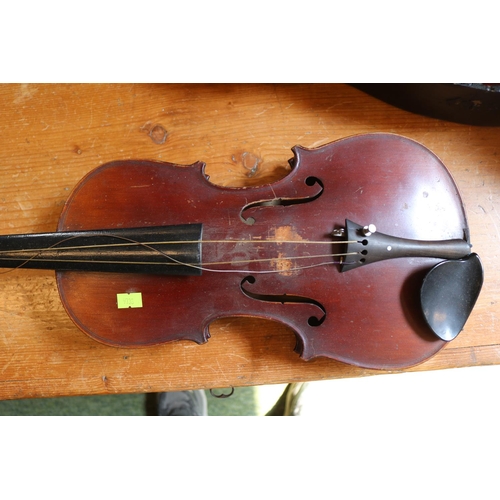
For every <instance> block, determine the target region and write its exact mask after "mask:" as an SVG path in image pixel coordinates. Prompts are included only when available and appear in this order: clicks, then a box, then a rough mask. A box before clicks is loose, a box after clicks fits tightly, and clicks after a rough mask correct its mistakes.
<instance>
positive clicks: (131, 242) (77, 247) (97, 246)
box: [0, 234, 358, 255]
mask: <svg viewBox="0 0 500 500" xmlns="http://www.w3.org/2000/svg"><path fill="white" fill-rule="evenodd" d="M92 236H104V237H114V238H122V239H126V240H127V243H106V244H93V245H73V246H65V247H61V249H63V250H85V249H100V248H114V247H126V246H140V245H180V244H189V245H196V244H200V243H201V244H202V245H206V244H231V243H234V244H240V243H250V244H260V243H272V244H281V243H288V244H290V243H293V244H299V245H300V244H302V245H341V244H344V245H345V244H348V243H358V241H357V240H356V241H309V240H203V239H202V240H179V241H145V242H139V241H135V240H128V238H124V237H123V236H118V235H114V234H106V235H92ZM74 238H80V236H79V235H76V236H71V237H68V238H66V239H64V240H61V241H59V242H58V243H55V244H54V245H51V246H49V247H46V248H29V249H18V250H0V255H2V254H6V253H9V254H13V253H23V252H24V253H26V252H40V253H42V252H47V251H50V250H53V249H54V248H55V247H56V246H58V245H60V244H61V243H65V242H66V241H69V240H71V239H74Z"/></svg>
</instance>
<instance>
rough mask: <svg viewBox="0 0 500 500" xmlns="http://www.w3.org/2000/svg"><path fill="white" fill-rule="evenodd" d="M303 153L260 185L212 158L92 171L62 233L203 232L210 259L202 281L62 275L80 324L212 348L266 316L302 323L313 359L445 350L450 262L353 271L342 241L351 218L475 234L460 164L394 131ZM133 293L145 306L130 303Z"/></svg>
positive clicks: (300, 345)
mask: <svg viewBox="0 0 500 500" xmlns="http://www.w3.org/2000/svg"><path fill="white" fill-rule="evenodd" d="M293 153H294V158H293V159H292V160H290V165H291V171H290V173H289V174H288V175H287V176H286V177H285V178H283V179H281V180H279V181H277V182H275V183H273V184H270V185H265V186H260V187H249V188H225V187H220V186H216V185H214V184H212V183H210V181H209V179H208V178H207V176H206V175H205V174H204V167H205V165H204V164H203V163H201V162H198V163H195V164H193V165H190V166H180V165H175V164H171V163H159V162H152V161H117V162H112V163H108V164H105V165H103V166H101V167H99V168H97V169H96V170H94V171H93V172H90V173H89V174H88V175H87V176H86V177H85V178H84V179H83V180H82V181H81V182H80V184H79V185H78V186H77V187H76V188H75V189H74V191H73V193H72V194H71V196H70V198H69V199H68V201H67V203H66V205H65V207H64V210H63V213H62V215H61V218H60V221H59V225H58V231H84V230H99V229H103V228H106V229H109V230H118V229H122V228H138V227H152V228H153V227H160V226H171V225H172V226H173V225H198V226H197V227H201V235H202V238H201V239H202V241H201V245H200V258H201V262H200V265H199V266H197V271H198V272H196V273H192V274H188V275H161V274H137V273H135V274H134V273H120V272H118V273H115V272H111V273H100V272H94V271H90V272H81V271H57V273H56V276H57V285H58V288H59V292H60V296H61V300H62V302H63V304H64V307H65V308H66V311H67V312H68V314H69V316H70V317H71V318H72V319H73V321H74V322H75V323H76V324H77V325H78V327H79V328H80V329H82V330H83V331H84V332H85V333H86V334H88V335H89V336H90V337H92V338H93V339H95V340H97V341H99V342H102V343H105V344H108V345H111V346H127V347H134V346H137V347H140V346H150V345H155V344H160V343H164V342H170V341H174V340H190V341H194V342H196V343H199V344H201V343H204V342H206V341H207V340H208V339H209V337H210V334H209V325H210V323H211V322H212V321H214V320H216V319H218V318H224V317H230V316H254V317H261V318H265V319H268V320H272V321H277V322H280V323H283V324H285V325H287V326H288V327H290V328H291V329H292V330H293V331H294V332H295V334H296V338H297V345H296V351H297V352H298V353H299V354H300V356H301V357H302V358H304V359H311V358H315V357H318V356H326V357H329V358H334V359H336V360H339V361H342V362H345V363H349V364H353V365H356V366H362V367H366V368H376V369H399V368H404V367H408V366H412V365H415V364H418V363H420V362H422V361H424V360H425V359H427V358H429V357H430V356H432V355H434V354H435V353H436V352H438V351H439V350H440V349H441V348H442V347H443V346H444V344H445V342H444V341H443V340H441V339H439V338H437V337H436V336H435V335H434V334H433V333H432V331H431V330H430V329H429V326H428V325H427V324H426V322H425V320H424V317H423V314H422V311H421V309H420V306H419V292H420V285H421V283H422V280H423V278H424V277H425V275H426V273H427V271H428V270H429V269H430V268H431V267H432V266H434V265H435V264H436V259H433V258H427V257H412V258H403V259H394V260H384V261H381V262H376V263H373V264H370V265H367V266H366V267H363V266H361V267H359V268H356V269H353V270H350V271H349V272H341V269H340V267H341V266H340V265H338V263H337V262H335V261H338V260H339V259H338V258H336V257H332V255H336V254H337V252H339V249H338V248H337V247H334V245H333V244H330V243H331V242H332V240H334V239H335V238H332V231H334V230H335V229H336V228H338V227H342V226H344V225H345V221H346V219H350V220H353V221H356V222H358V223H360V224H371V223H373V224H376V226H377V228H378V229H379V230H380V231H382V232H384V233H387V234H393V235H397V236H400V237H402V238H410V239H421V240H422V239H423V240H445V239H453V238H456V239H463V238H464V234H465V235H468V226H467V220H466V215H465V211H464V207H463V204H462V201H461V199H460V195H459V192H458V189H457V187H456V185H455V183H454V181H453V179H452V178H451V176H450V174H449V172H448V171H447V169H446V168H445V167H444V165H443V164H442V162H441V161H440V160H439V159H438V158H437V157H436V156H435V155H434V154H433V153H431V152H430V151H429V150H428V149H426V148H425V147H424V146H422V145H421V144H419V143H416V142H414V141H412V140H410V139H406V138H404V137H401V136H397V135H392V134H368V135H361V136H354V137H349V138H346V139H341V140H339V141H336V142H333V143H330V144H327V145H325V146H323V147H320V148H316V149H305V148H302V147H295V148H293ZM248 242H251V244H248ZM270 242H274V243H273V244H272V245H271V244H270ZM319 243H321V244H319ZM327 254H331V255H327ZM314 255H321V257H311V256H314ZM290 256H294V257H293V258H291V257H290ZM200 271H201V272H200ZM228 271H236V272H228ZM119 294H140V296H141V301H142V302H141V304H140V305H137V307H126V308H119V307H117V296H118V295H119Z"/></svg>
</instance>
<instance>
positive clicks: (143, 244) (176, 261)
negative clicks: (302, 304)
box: [0, 234, 357, 274]
mask: <svg viewBox="0 0 500 500" xmlns="http://www.w3.org/2000/svg"><path fill="white" fill-rule="evenodd" d="M105 236H111V237H115V238H119V239H122V240H126V241H127V242H128V243H123V244H109V245H87V246H80V247H77V246H74V247H62V248H63V249H64V250H67V249H71V250H72V249H76V248H101V247H106V246H115V245H120V246H122V245H128V246H130V244H133V245H138V246H142V247H145V248H148V249H149V250H152V251H153V252H156V253H159V254H161V255H163V256H164V257H166V258H168V259H169V260H170V261H171V262H151V261H149V262H148V261H136V262H127V261H110V260H105V261H96V260H92V261H91V262H92V263H102V264H139V265H141V264H142V265H180V266H186V267H191V268H194V269H197V270H201V271H207V272H214V273H246V274H247V273H249V272H252V273H254V274H257V273H259V274H268V273H281V272H292V271H299V270H303V269H310V268H313V267H319V266H324V265H332V264H342V263H343V262H342V260H341V261H338V262H335V261H327V262H321V263H315V264H310V265H305V266H297V267H294V268H289V269H284V270H280V269H269V270H253V271H249V270H242V269H210V268H208V267H205V266H213V265H234V264H241V263H253V262H272V261H292V260H296V259H313V258H325V257H328V258H331V257H341V258H342V257H344V256H348V255H356V254H357V252H351V253H339V254H326V255H304V256H292V257H273V258H266V259H250V260H240V261H234V260H233V261H226V262H222V261H221V262H207V263H204V264H203V266H201V265H197V264H191V263H187V262H182V261H179V260H177V259H175V258H174V257H172V256H171V255H168V254H166V253H165V252H162V251H161V250H159V249H158V248H154V247H152V246H151V244H154V245H157V244H159V243H163V244H167V243H171V242H152V243H151V244H149V243H144V242H139V241H135V240H133V239H130V238H126V237H124V236H120V235H116V234H107V235H105ZM79 237H81V236H80V235H74V236H70V237H68V238H65V239H63V240H60V241H58V242H57V243H54V245H51V246H50V247H47V248H43V249H29V250H19V251H14V252H16V253H17V252H28V251H29V252H33V251H35V252H37V253H36V254H35V255H33V256H32V257H30V258H28V259H26V261H24V262H22V263H21V264H20V265H18V266H16V267H15V268H13V269H9V270H7V271H4V272H1V273H0V274H5V273H7V272H12V271H14V270H16V269H19V268H21V267H23V266H25V265H26V264H27V263H29V262H31V261H33V260H35V261H42V262H61V263H86V262H89V260H82V259H80V260H79V259H46V258H40V259H39V258H37V257H38V256H39V255H40V254H41V253H43V252H44V251H47V250H52V249H54V248H55V247H57V246H58V245H61V244H62V243H65V242H66V241H69V240H72V239H75V238H79ZM228 242H229V243H232V242H235V243H238V240H234V241H233V240H208V241H203V240H193V241H192V243H228ZM248 242H252V243H254V242H255V243H262V242H271V240H248ZM277 242H279V243H283V242H284V241H283V240H275V241H274V243H277ZM287 242H290V243H308V242H306V241H304V240H299V241H293V240H288V241H287ZM180 243H189V242H186V241H182V242H180ZM311 243H313V244H314V243H321V244H332V243H333V244H340V243H343V244H346V243H350V242H349V241H331V242H323V241H321V242H311ZM352 243H356V241H354V242H352ZM7 252H8V251H4V252H0V254H1V253H7ZM4 260H19V259H17V258H14V257H12V258H5V257H4Z"/></svg>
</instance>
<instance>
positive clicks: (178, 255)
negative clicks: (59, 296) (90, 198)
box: [0, 224, 202, 275]
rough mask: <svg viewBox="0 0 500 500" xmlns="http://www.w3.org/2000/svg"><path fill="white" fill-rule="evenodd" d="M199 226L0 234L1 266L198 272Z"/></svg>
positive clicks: (57, 269)
mask: <svg viewBox="0 0 500 500" xmlns="http://www.w3.org/2000/svg"><path fill="white" fill-rule="evenodd" d="M201 233H202V225H201V224H185V225H176V226H160V227H143V228H130V229H128V228H120V229H105V230H95V231H94V230H91V231H63V232H55V233H38V234H13V235H6V236H0V267H6V268H18V267H21V268H31V269H54V270H56V271H87V272H92V271H95V272H116V273H140V274H167V275H200V274H201V269H200V266H201Z"/></svg>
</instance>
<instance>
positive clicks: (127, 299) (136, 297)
mask: <svg viewBox="0 0 500 500" xmlns="http://www.w3.org/2000/svg"><path fill="white" fill-rule="evenodd" d="M116 303H117V305H118V309H128V308H130V307H142V293H141V292H134V293H117V294H116Z"/></svg>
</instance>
